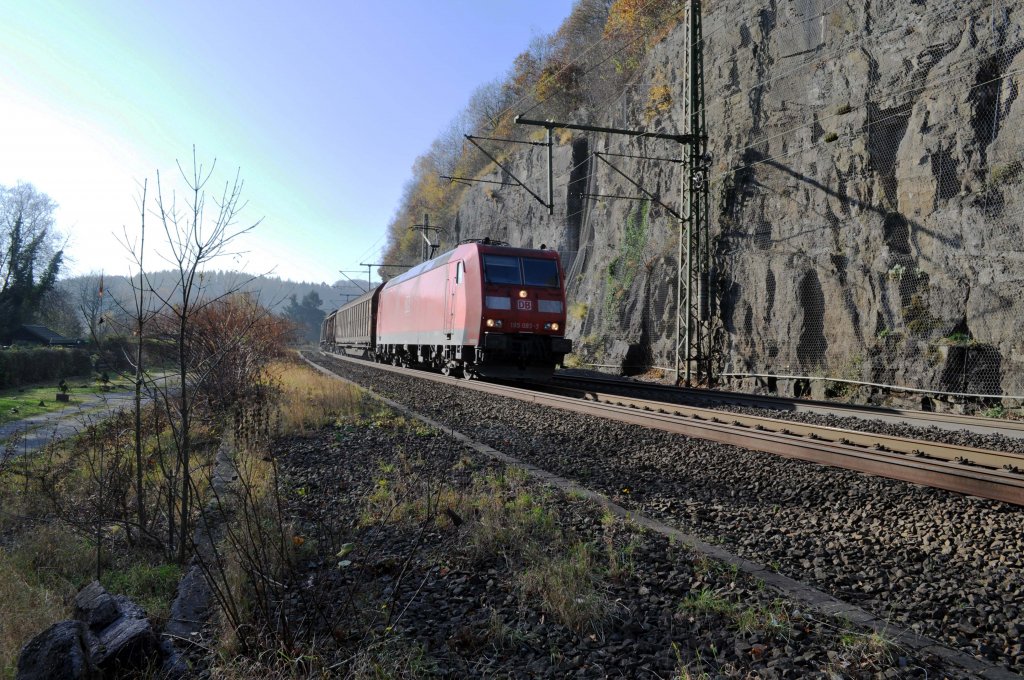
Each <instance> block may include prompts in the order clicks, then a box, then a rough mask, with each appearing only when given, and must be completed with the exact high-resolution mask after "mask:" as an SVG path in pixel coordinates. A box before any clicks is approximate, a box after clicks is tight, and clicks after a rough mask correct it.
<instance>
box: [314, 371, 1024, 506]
mask: <svg viewBox="0 0 1024 680" xmlns="http://www.w3.org/2000/svg"><path fill="white" fill-rule="evenodd" d="M328 356H332V357H335V358H337V359H339V360H343V361H351V362H353V363H357V364H359V365H361V366H368V365H369V364H368V363H367V362H366V361H364V360H358V359H352V358H349V357H343V356H339V355H328ZM372 367H373V368H376V369H379V370H382V371H389V372H393V373H397V374H400V375H404V376H407V377H415V378H420V379H423V380H430V381H434V382H438V383H444V384H449V385H453V386H458V387H463V388H466V389H471V390H475V391H478V392H482V393H485V394H492V395H496V396H503V397H508V398H512V399H518V400H520V401H525V402H529V403H534V404H538V405H542V406H549V407H553V408H558V409H561V410H565V411H571V412H575V413H581V414H586V415H592V416H596V417H600V418H606V419H609V420H615V421H617V422H621V423H625V424H631V425H640V426H642V427H647V428H651V429H658V430H662V431H665V432H671V433H674V434H681V435H684V436H688V437H694V438H699V439H706V440H711V441H715V442H719V443H722V444H730V445H733V446H738V447H740V448H745V449H749V450H753V451H761V452H764V453H771V454H775V455H778V456H782V457H785V458H794V459H799V460H805V461H809V462H813V463H819V464H823V465H829V466H832V467H840V468H845V469H849V470H854V471H858V472H863V473H867V474H872V475H876V476H880V477H888V478H891V479H897V480H901V481H905V482H911V483H914V484H920V485H923V486H930V487H935V488H939V489H945V490H947V491H953V492H956V493H961V494H966V495H971V496H978V497H981V498H990V499H993V500H998V501H1004V502H1007V503H1012V504H1015V505H1024V476H1022V475H1020V474H1016V473H1012V472H1008V471H1005V470H999V469H990V468H987V467H981V466H967V465H962V464H960V463H957V462H950V461H946V460H937V459H930V458H927V457H917V456H914V455H908V454H905V453H898V452H894V451H885V450H875V449H872V448H865V447H863V446H857V445H853V444H844V443H841V442H830V441H824V440H818V439H809V438H805V437H801V436H798V435H793V434H788V433H782V432H781V429H782V428H785V427H790V426H792V425H793V423H791V422H788V421H778V422H779V424H780V426H781V427H780V431H776V432H772V431H768V430H758V429H755V428H753V427H746V426H743V425H732V424H731V423H726V422H723V420H722V419H720V418H717V417H716V418H715V419H714V420H710V419H707V420H705V419H701V418H688V417H686V416H677V415H675V414H671V413H661V412H658V411H655V410H653V409H652V410H650V411H645V410H642V409H639V408H630V407H628V406H618V405H616V404H608V403H602V402H599V401H593V400H588V399H580V398H579V397H574V396H565V395H560V394H550V393H545V392H539V391H536V390H533V389H529V388H523V387H513V386H510V385H504V384H499V383H485V382H478V381H467V380H463V379H459V378H450V377H447V376H442V375H438V374H434V373H427V372H424V371H419V370H415V369H405V368H399V367H395V366H388V365H383V364H373V365H372ZM918 444H920V445H926V443H925V442H918Z"/></svg>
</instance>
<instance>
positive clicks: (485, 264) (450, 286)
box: [320, 239, 572, 378]
mask: <svg viewBox="0 0 1024 680" xmlns="http://www.w3.org/2000/svg"><path fill="white" fill-rule="evenodd" d="M564 333H565V281H564V273H563V271H562V265H561V260H560V259H559V257H558V253H556V252H555V251H553V250H547V249H544V248H541V249H540V250H531V249H525V248H511V247H509V246H507V245H506V244H499V243H496V242H491V241H489V240H488V239H484V240H482V241H471V242H463V243H462V244H460V245H459V246H458V247H457V248H455V249H454V250H451V251H448V252H447V253H444V254H443V255H440V256H438V257H436V258H434V259H432V260H429V261H427V262H424V263H423V264H420V265H417V266H416V267H414V268H412V269H410V270H409V271H407V272H405V273H404V274H402V275H401V276H398V277H395V278H393V279H391V280H390V281H388V282H387V283H385V284H382V285H381V286H379V287H378V288H377V289H376V290H373V291H370V292H369V293H367V294H365V295H363V296H362V297H359V298H357V299H355V300H352V301H351V302H349V303H348V304H346V305H344V306H343V307H341V308H340V309H338V310H337V311H335V312H333V313H331V314H329V315H328V316H327V318H326V319H325V320H324V322H323V326H322V328H321V332H320V346H321V348H322V349H324V350H325V351H333V352H337V351H344V352H345V353H348V354H362V355H363V356H366V357H369V358H373V359H374V360H375V361H381V362H389V363H393V364H395V365H403V366H422V367H425V368H434V369H438V370H440V371H441V372H443V373H446V374H462V375H464V376H465V377H473V376H482V377H489V378H545V377H550V376H551V373H552V372H553V371H554V368H555V366H556V365H557V364H560V363H561V362H562V359H563V358H564V357H565V355H566V354H568V353H569V352H571V351H572V341H570V340H567V339H566V338H565V337H564Z"/></svg>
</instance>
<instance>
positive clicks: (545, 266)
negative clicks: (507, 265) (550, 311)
mask: <svg viewBox="0 0 1024 680" xmlns="http://www.w3.org/2000/svg"><path fill="white" fill-rule="evenodd" d="M523 283H525V284H526V285H527V286H544V287H546V288H558V265H557V264H555V261H554V260H540V259H536V258H532V257H524V258H523Z"/></svg>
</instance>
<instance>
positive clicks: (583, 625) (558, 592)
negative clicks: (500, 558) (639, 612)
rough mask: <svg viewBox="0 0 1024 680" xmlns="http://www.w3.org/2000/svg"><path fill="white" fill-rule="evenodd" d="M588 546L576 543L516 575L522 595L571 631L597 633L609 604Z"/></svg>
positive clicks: (606, 613) (592, 552) (599, 570)
mask: <svg viewBox="0 0 1024 680" xmlns="http://www.w3.org/2000/svg"><path fill="white" fill-rule="evenodd" d="M594 552H595V551H594V548H593V546H592V545H590V544H589V543H585V542H576V543H574V544H572V545H571V546H569V547H568V549H566V550H564V551H559V552H556V553H555V554H554V555H550V556H547V557H546V558H545V559H542V560H540V562H539V563H537V564H536V565H535V566H532V567H529V568H527V569H525V570H524V571H522V572H520V573H519V574H518V578H517V580H518V581H519V587H520V588H521V590H522V592H523V594H524V595H525V596H527V597H537V598H538V599H539V600H540V603H541V606H542V607H543V608H544V610H545V611H547V612H548V613H550V614H551V615H552V616H554V617H556V618H557V619H558V620H559V621H561V622H562V623H563V624H565V625H566V626H568V627H569V628H572V629H573V630H587V629H589V630H595V631H599V630H601V628H602V626H603V624H604V622H605V621H606V620H607V618H608V616H609V614H610V613H611V603H610V602H609V600H608V598H607V596H606V595H605V594H604V592H603V590H602V589H601V576H602V571H603V570H602V568H601V566H600V565H599V564H598V563H597V561H596V556H595V554H594Z"/></svg>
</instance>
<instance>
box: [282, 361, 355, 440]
mask: <svg viewBox="0 0 1024 680" xmlns="http://www.w3.org/2000/svg"><path fill="white" fill-rule="evenodd" d="M271 375H272V376H273V378H274V380H275V381H276V382H277V384H278V385H279V386H280V389H281V399H280V402H279V407H278V417H279V423H280V427H281V432H282V433H284V434H295V433H298V434H305V433H306V432H309V431H311V430H315V429H317V428H319V427H322V426H324V425H329V424H331V423H335V422H337V421H339V420H346V419H351V418H354V417H355V416H356V415H358V414H359V410H360V404H361V401H362V391H361V390H360V389H359V388H358V387H356V386H354V385H350V384H349V383H345V382H342V381H340V380H335V379H333V378H329V377H327V376H325V375H323V374H322V373H318V372H317V371H314V370H313V369H311V368H309V367H308V366H305V365H303V364H299V363H296V362H284V361H281V362H277V363H275V364H274V365H273V366H271Z"/></svg>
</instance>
